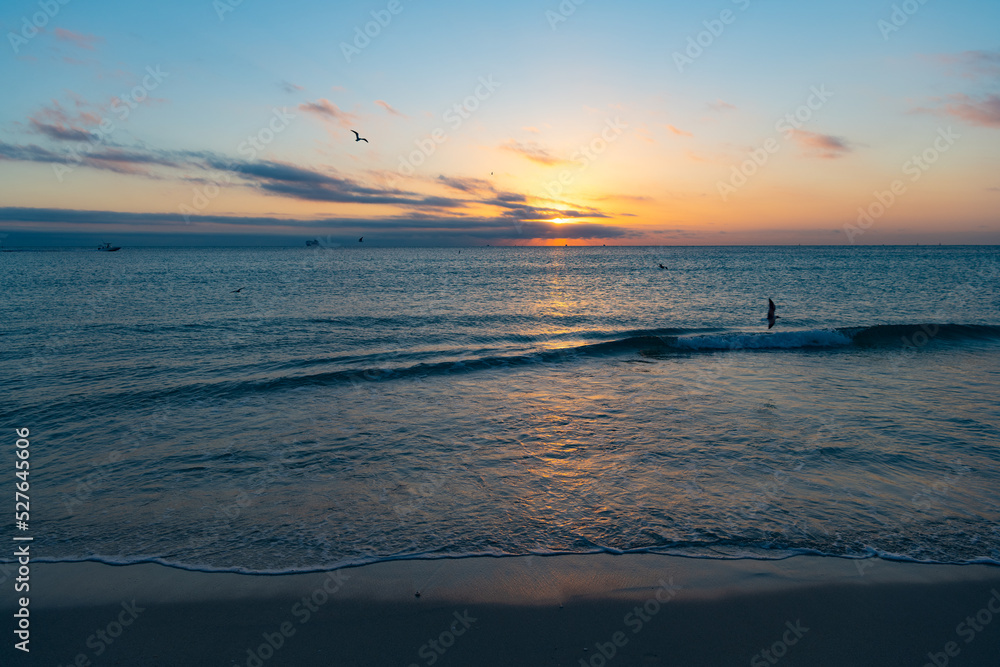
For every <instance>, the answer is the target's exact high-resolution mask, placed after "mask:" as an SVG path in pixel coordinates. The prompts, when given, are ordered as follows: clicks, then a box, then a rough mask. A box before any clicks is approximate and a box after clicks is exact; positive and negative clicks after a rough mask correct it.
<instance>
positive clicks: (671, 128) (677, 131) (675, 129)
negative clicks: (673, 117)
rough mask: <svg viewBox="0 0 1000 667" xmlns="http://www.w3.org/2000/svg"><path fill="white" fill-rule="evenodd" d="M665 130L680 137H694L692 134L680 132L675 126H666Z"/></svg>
mask: <svg viewBox="0 0 1000 667" xmlns="http://www.w3.org/2000/svg"><path fill="white" fill-rule="evenodd" d="M664 127H665V128H667V129H668V130H670V131H671V132H672V133H674V134H676V135H677V136H678V137H690V136H692V135H691V133H690V132H685V131H684V130H678V129H677V128H676V127H674V126H673V125H664Z"/></svg>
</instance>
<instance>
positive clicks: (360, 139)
mask: <svg viewBox="0 0 1000 667" xmlns="http://www.w3.org/2000/svg"><path fill="white" fill-rule="evenodd" d="M351 132H353V133H354V141H363V142H365V143H366V144H367V143H368V140H367V139H365V138H364V137H362V136H361V135H360V134H358V131H357V130H351Z"/></svg>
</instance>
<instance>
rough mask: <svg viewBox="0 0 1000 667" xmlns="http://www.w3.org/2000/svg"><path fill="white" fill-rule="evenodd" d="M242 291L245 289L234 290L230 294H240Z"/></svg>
mask: <svg viewBox="0 0 1000 667" xmlns="http://www.w3.org/2000/svg"><path fill="white" fill-rule="evenodd" d="M242 291H243V288H242V287H241V288H239V289H234V290H233V291H232V292H230V294H239V293H240V292H242Z"/></svg>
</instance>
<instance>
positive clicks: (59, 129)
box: [29, 118, 94, 141]
mask: <svg viewBox="0 0 1000 667" xmlns="http://www.w3.org/2000/svg"><path fill="white" fill-rule="evenodd" d="M29 122H30V123H31V127H32V128H34V131H35V132H36V133H38V134H44V135H45V136H47V137H49V138H50V139H56V140H59V141H89V140H91V139H93V138H94V135H93V134H92V133H91V132H89V131H88V130H84V129H82V128H78V127H68V126H66V125H64V124H62V123H55V124H49V123H43V122H41V121H38V120H36V119H34V118H31V119H29Z"/></svg>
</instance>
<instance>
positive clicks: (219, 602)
mask: <svg viewBox="0 0 1000 667" xmlns="http://www.w3.org/2000/svg"><path fill="white" fill-rule="evenodd" d="M9 585H10V582H7V584H5V588H6V590H5V591H4V594H3V595H2V596H0V609H2V611H3V615H4V617H5V618H7V619H8V620H7V621H6V623H7V625H8V629H5V631H4V633H3V634H4V636H5V637H6V645H5V646H4V647H3V651H2V652H0V655H3V656H4V660H3V661H2V664H3V665H49V666H55V665H80V666H81V667H87V666H88V665H136V666H139V665H141V666H144V667H155V666H159V665H169V666H171V667H173V666H179V665H221V666H232V665H241V666H245V667H263V666H264V665H267V666H268V667H271V666H277V665H296V666H309V665H397V666H400V667H409V666H411V665H417V666H420V667H423V666H428V667H430V666H431V665H442V666H446V667H447V666H450V665H456V666H458V665H463V666H464V665H528V666H530V665H565V666H579V665H584V666H586V665H590V666H592V667H601V666H603V665H609V666H614V667H617V666H623V667H624V666H631V665H642V666H645V667H653V666H659V665H684V666H689V665H712V666H718V665H750V666H751V667H756V666H758V665H774V664H780V665H782V666H783V667H784V666H786V665H787V666H792V665H811V666H817V665H837V666H838V667H842V666H845V665H872V666H876V665H877V666H879V667H885V666H887V665H910V666H912V667H921V666H923V665H932V666H933V667H944V666H945V665H958V666H962V665H967V666H972V665H997V664H1000V592H998V591H1000V568H997V567H992V566H987V565H973V566H949V565H924V564H914V563H896V562H888V561H882V560H877V559H875V560H866V561H851V560H846V559H835V558H821V557H813V556H798V557H795V558H790V559H786V560H782V561H754V560H741V561H724V560H705V559H691V558H680V557H674V556H655V555H638V554H632V555H624V556H613V555H587V556H549V557H538V556H536V557H525V558H466V559H442V560H431V561H427V560H424V561H395V562H390V563H379V564H374V565H367V566H363V567H356V568H348V569H343V570H338V571H336V572H333V573H311V574H295V575H268V576H262V575H242V574H230V573H204V572H190V571H185V570H180V569H176V568H170V567H166V566H162V565H157V564H142V565H129V566H110V565H105V564H99V563H69V564H49V563H35V564H33V565H32V571H31V586H32V588H31V598H30V599H31V603H30V607H29V609H30V613H31V616H30V618H31V626H30V627H31V641H30V644H29V646H30V649H31V652H30V654H24V653H22V652H20V651H16V650H14V649H13V644H14V642H15V641H17V640H16V638H13V635H12V632H11V631H12V630H13V628H14V619H13V618H12V612H13V611H14V610H15V609H16V607H15V605H16V602H15V595H14V593H13V592H12V591H11V590H10V588H7V587H8V586H9Z"/></svg>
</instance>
